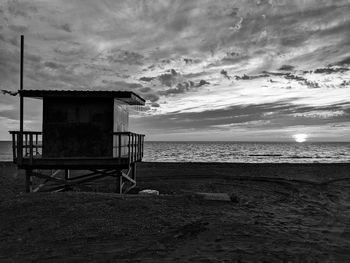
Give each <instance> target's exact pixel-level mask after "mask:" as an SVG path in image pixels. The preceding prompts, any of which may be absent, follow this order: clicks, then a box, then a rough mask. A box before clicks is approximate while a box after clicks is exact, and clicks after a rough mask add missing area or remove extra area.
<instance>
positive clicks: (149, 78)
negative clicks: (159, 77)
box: [140, 77, 155, 82]
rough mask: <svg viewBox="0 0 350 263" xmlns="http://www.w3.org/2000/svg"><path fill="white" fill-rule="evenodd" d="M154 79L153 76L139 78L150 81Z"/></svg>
mask: <svg viewBox="0 0 350 263" xmlns="http://www.w3.org/2000/svg"><path fill="white" fill-rule="evenodd" d="M154 79H155V77H142V78H140V80H141V81H145V82H150V81H152V80H154Z"/></svg>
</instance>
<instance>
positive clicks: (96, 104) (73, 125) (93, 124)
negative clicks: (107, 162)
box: [43, 98, 114, 157]
mask: <svg viewBox="0 0 350 263" xmlns="http://www.w3.org/2000/svg"><path fill="white" fill-rule="evenodd" d="M113 104H114V100H113V99H111V98H107V99H96V98H44V103H43V157H112V153H113V148H112V146H113V136H112V131H113Z"/></svg>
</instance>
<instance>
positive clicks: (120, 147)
mask: <svg viewBox="0 0 350 263" xmlns="http://www.w3.org/2000/svg"><path fill="white" fill-rule="evenodd" d="M118 153H119V155H118V156H119V158H121V157H122V135H121V134H120V133H119V134H118Z"/></svg>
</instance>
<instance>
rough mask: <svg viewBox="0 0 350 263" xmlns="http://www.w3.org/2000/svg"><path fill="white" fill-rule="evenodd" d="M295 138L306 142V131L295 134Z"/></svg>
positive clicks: (297, 140)
mask: <svg viewBox="0 0 350 263" xmlns="http://www.w3.org/2000/svg"><path fill="white" fill-rule="evenodd" d="M293 138H294V140H295V141H296V142H305V141H306V139H307V134H304V133H299V134H294V135H293Z"/></svg>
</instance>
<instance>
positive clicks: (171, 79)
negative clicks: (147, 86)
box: [158, 69, 179, 87]
mask: <svg viewBox="0 0 350 263" xmlns="http://www.w3.org/2000/svg"><path fill="white" fill-rule="evenodd" d="M178 75H179V74H178V73H177V72H176V71H175V70H174V69H171V70H170V71H169V73H166V74H162V75H160V76H159V77H158V79H159V81H160V83H161V84H162V85H165V86H167V87H172V86H174V85H175V84H176V83H177V81H178Z"/></svg>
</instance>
